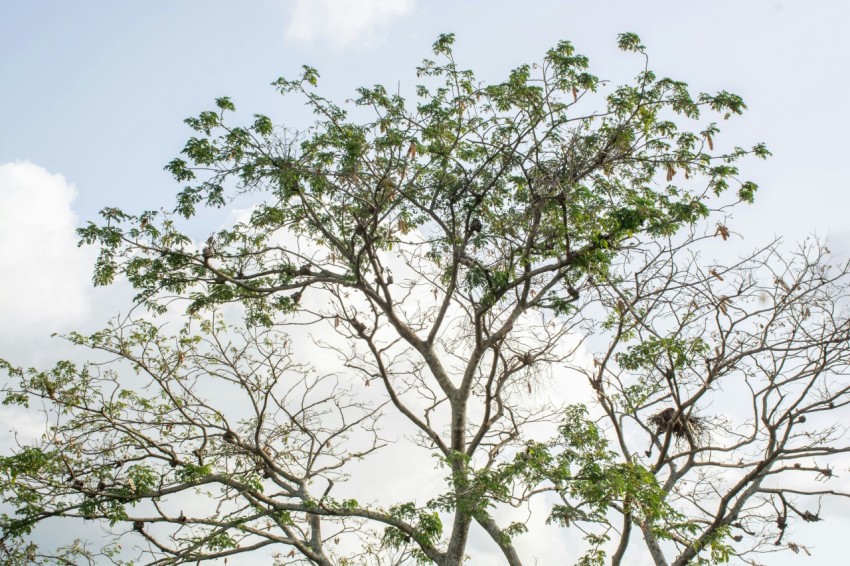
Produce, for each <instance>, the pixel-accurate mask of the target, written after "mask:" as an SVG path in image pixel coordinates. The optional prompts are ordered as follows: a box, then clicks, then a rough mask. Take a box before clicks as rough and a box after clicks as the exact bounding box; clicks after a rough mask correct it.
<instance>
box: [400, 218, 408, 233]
mask: <svg viewBox="0 0 850 566" xmlns="http://www.w3.org/2000/svg"><path fill="white" fill-rule="evenodd" d="M398 231H399V232H401V233H402V234H407V231H408V227H407V222H405V220H404V218H402V217H401V216H399V217H398Z"/></svg>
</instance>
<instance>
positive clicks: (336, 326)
mask: <svg viewBox="0 0 850 566" xmlns="http://www.w3.org/2000/svg"><path fill="white" fill-rule="evenodd" d="M338 327H339V315H336V316H335V317H334V328H338Z"/></svg>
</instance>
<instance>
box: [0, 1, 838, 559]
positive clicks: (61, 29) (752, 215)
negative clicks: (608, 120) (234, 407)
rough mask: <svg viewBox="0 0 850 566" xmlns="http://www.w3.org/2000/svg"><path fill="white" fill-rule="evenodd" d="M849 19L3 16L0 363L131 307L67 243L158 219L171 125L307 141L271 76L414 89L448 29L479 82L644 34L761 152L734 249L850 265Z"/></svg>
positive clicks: (336, 11)
mask: <svg viewBox="0 0 850 566" xmlns="http://www.w3.org/2000/svg"><path fill="white" fill-rule="evenodd" d="M848 22H850V3H848V2H845V1H841V0H833V1H826V0H808V1H802V0H797V1H781V2H780V1H775V0H734V1H730V0H714V1H711V2H706V1H702V2H694V1H691V0H676V1H673V0H670V1H667V0H652V1H641V2H636V1H634V0H632V1H598V2H587V1H586V0H585V1H556V0H525V1H523V2H509V1H507V0H490V1H486V0H469V1H464V0H456V1H454V2H450V1H443V0H434V1H427V2H426V1H425V0H312V1H311V0H254V1H251V2H225V1H223V0H172V1H165V0H147V1H137V2H127V1H123V2H117V1H115V0H108V1H94V0H78V1H74V2H58V1H57V2H46V1H36V0H31V1H23V0H20V1H15V0H4V1H3V2H0V86H2V88H0V270H3V272H4V273H6V274H9V273H11V274H13V276H12V277H8V276H7V277H3V278H0V320H2V319H6V320H15V321H16V324H15V325H14V327H12V325H4V326H5V328H3V329H0V353H2V354H0V355H6V353H7V352H14V353H15V354H16V355H17V356H18V357H17V358H16V361H18V363H24V364H25V363H36V362H40V361H43V360H44V359H46V356H48V354H47V353H45V350H46V349H47V348H45V344H47V343H48V342H46V339H47V335H48V334H49V333H50V332H51V331H54V330H59V329H62V328H69V327H78V328H79V327H81V326H85V325H87V324H94V325H99V324H100V323H102V322H103V321H104V320H105V318H106V317H108V316H110V315H113V314H115V311H116V310H118V309H121V308H126V303H125V302H123V301H126V298H127V296H128V292H127V290H126V289H121V288H118V289H113V290H106V291H98V292H94V291H92V290H91V289H90V288H89V283H88V281H89V273H90V266H91V261H92V253H91V250H79V249H77V248H76V245H75V244H76V238H75V236H74V233H73V229H74V227H75V226H77V225H79V224H80V223H82V222H84V221H86V220H89V219H94V218H95V216H96V214H97V211H98V210H99V209H101V208H103V207H105V206H118V207H124V208H126V209H128V210H130V211H140V210H143V209H156V208H160V207H165V208H170V207H171V205H172V198H173V195H174V194H175V193H176V191H177V190H178V189H179V187H178V186H176V185H175V184H174V183H173V182H172V180H171V179H170V177H169V176H168V175H167V174H166V173H165V172H164V171H163V170H162V167H163V165H164V164H165V163H167V162H168V161H169V160H170V159H171V158H173V157H174V156H175V155H176V154H177V153H178V152H179V150H180V148H181V147H182V144H183V142H184V141H185V139H186V138H187V137H188V135H189V131H188V128H187V127H186V126H184V125H183V124H182V120H183V118H185V117H187V116H190V115H193V114H196V113H197V112H199V111H200V110H204V109H207V108H208V107H210V105H211V103H212V100H213V99H214V98H215V97H218V96H223V95H227V96H230V97H231V98H232V99H233V101H234V102H235V103H236V105H237V107H238V108H239V109H240V110H241V111H243V112H244V113H245V114H247V115H250V114H251V113H253V112H261V113H265V114H268V115H270V116H271V117H272V118H273V119H274V120H275V121H276V122H277V123H279V124H286V125H290V126H294V127H298V126H303V125H306V124H308V123H309V120H310V116H309V115H307V114H305V111H304V109H303V107H301V106H300V105H298V104H295V103H293V102H290V101H286V100H283V99H281V98H280V97H279V96H278V95H276V94H275V92H274V90H273V89H272V88H271V87H270V86H269V83H271V82H272V81H273V80H274V79H276V78H277V77H279V76H281V75H284V76H294V75H295V74H296V73H297V72H298V70H299V69H300V67H301V65H302V64H309V65H311V66H314V67H316V68H318V69H319V71H320V73H321V75H322V78H321V80H320V88H321V90H322V92H323V94H325V95H326V96H328V97H330V98H333V99H336V100H344V99H345V98H347V97H350V96H352V94H353V93H354V89H355V88H356V87H357V86H360V85H371V84H374V83H383V84H385V85H388V86H389V87H395V86H396V85H399V86H400V87H401V88H402V89H403V90H404V89H410V88H412V86H413V85H414V84H415V76H414V68H415V66H416V65H417V64H418V63H419V61H420V60H421V59H422V58H423V57H426V56H428V55H429V49H430V45H431V44H432V43H433V41H434V39H435V38H436V37H437V35H438V34H440V33H443V32H454V33H456V34H457V43H456V55H457V59H458V61H459V62H460V63H461V64H463V65H466V66H468V67H470V68H472V69H475V70H476V72H477V74H478V76H479V78H480V79H483V80H498V79H500V78H501V77H503V76H505V75H506V74H507V73H508V72H509V70H510V69H511V68H513V67H515V66H517V65H519V64H522V63H526V62H534V61H537V60H540V58H541V57H542V55H543V54H544V53H545V51H546V49H548V48H549V47H551V46H553V45H554V44H555V43H556V42H557V41H558V40H561V39H569V40H571V41H572V42H573V43H574V44H575V45H576V46H577V48H578V50H579V51H581V52H583V53H585V54H587V55H589V56H590V58H591V67H592V70H593V71H594V72H595V73H596V74H597V75H599V76H601V77H603V78H611V79H613V80H615V81H617V82H623V81H625V80H628V78H629V77H630V76H632V75H634V74H636V73H637V72H638V70H639V69H640V61H639V60H636V59H634V57H633V56H629V55H625V54H622V53H621V52H619V51H618V50H617V49H616V36H617V34H618V33H620V32H624V31H633V32H636V33H638V34H639V35H640V36H641V38H642V39H643V43H644V44H645V45H646V46H647V49H648V53H649V56H650V61H651V63H650V64H651V66H652V67H653V68H654V69H656V71H657V72H658V73H659V74H661V75H669V76H671V77H673V78H676V79H680V80H684V81H686V82H688V83H690V84H691V85H693V86H694V88H695V89H697V90H720V89H725V90H730V91H733V92H736V93H738V94H740V95H742V96H743V98H744V99H745V101H746V102H747V104H748V105H749V107H750V109H749V111H748V112H747V113H746V114H745V116H743V117H742V118H739V119H736V120H734V121H732V122H730V123H728V124H721V127H722V129H723V131H724V134H723V135H722V136H721V139H722V140H726V143H730V144H737V145H743V146H749V145H752V144H753V143H755V142H758V141H763V142H765V143H766V144H767V146H768V147H769V149H771V151H773V153H774V157H773V158H771V159H769V160H768V161H767V162H765V163H762V162H754V161H751V162H749V163H746V164H744V166H743V169H744V170H745V173H746V175H745V176H746V177H748V178H752V179H753V180H755V181H756V182H758V183H759V185H760V186H761V190H760V192H759V193H758V195H757V201H756V205H754V206H753V207H752V208H750V209H746V210H743V211H741V212H738V213H736V217H735V219H734V221H733V222H732V223H731V224H730V227H731V228H732V229H733V231H735V232H738V233H739V234H741V237H742V238H743V246H744V247H745V248H746V249H750V248H753V247H755V246H757V245H758V244H759V243H764V242H766V240H768V239H769V238H771V237H772V236H773V235H775V234H778V235H783V236H785V237H786V238H787V239H788V240H790V241H794V240H797V239H799V238H801V237H803V236H804V235H806V234H808V233H811V232H815V231H816V232H818V233H819V234H821V235H825V234H827V233H828V234H830V237H831V238H832V244H831V245H832V247H833V248H834V249H835V250H839V251H840V250H845V251H850V242H849V241H848V240H850V220H848V218H847V210H848V209H850V196H848V195H850V167H848V155H850V135H848V130H850V118H848V115H849V114H848V111H847V104H848V103H847V93H848V91H850V64H848V57H850V34H847V33H846V26H847V23H848ZM207 221H208V222H210V223H215V222H217V221H219V220H216V219H207ZM45 228H48V229H45ZM213 228H215V226H214V225H209V226H202V227H199V228H198V230H199V232H208V231H210V230H211V229H213ZM22 249H24V250H25V252H26V253H22V252H21V250H22ZM45 281H47V282H55V283H53V284H51V283H45ZM50 344H53V343H50ZM49 354H50V355H54V354H56V350H55V349H52V348H51V349H50V352H49ZM0 420H4V422H3V423H0V427H3V428H6V427H5V424H9V423H8V419H7V418H5V417H3V418H1V419H0ZM17 424H18V425H19V426H23V425H21V423H17ZM10 426H11V425H10ZM33 426H36V425H33ZM834 532H837V531H830V530H829V529H826V530H824V529H820V535H821V537H820V538H816V540H818V541H819V542H818V543H817V544H816V547H819V548H820V549H821V553H820V554H816V557H819V558H820V559H825V556H828V555H829V553H830V552H833V551H832V550H831V549H832V548H834V546H831V543H832V545H834V544H835V543H836V541H837V537H835V536H834V535H833V534H831V533H834ZM815 535H816V533H814V532H813V533H812V536H815ZM836 556H837V555H833V556H832V558H833V559H835V560H837V558H836ZM812 560H814V559H812ZM831 561H832V560H831ZM770 563H771V564H774V563H778V562H773V561H770Z"/></svg>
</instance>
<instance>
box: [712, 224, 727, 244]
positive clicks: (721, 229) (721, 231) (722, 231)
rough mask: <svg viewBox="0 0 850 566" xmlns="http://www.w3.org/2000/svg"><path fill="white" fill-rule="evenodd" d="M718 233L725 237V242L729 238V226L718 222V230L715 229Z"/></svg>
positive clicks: (715, 232) (715, 233)
mask: <svg viewBox="0 0 850 566" xmlns="http://www.w3.org/2000/svg"><path fill="white" fill-rule="evenodd" d="M718 234H719V235H720V237H721V238H723V241H724V242H725V241H726V240H728V239H729V228H727V227H726V226H725V225H723V224H719V223H718V224H717V230H715V231H714V235H715V236H717V235H718Z"/></svg>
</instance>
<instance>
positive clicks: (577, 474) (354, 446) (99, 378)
mask: <svg viewBox="0 0 850 566" xmlns="http://www.w3.org/2000/svg"><path fill="white" fill-rule="evenodd" d="M452 42H453V37H452V36H451V35H444V36H441V37H440V38H439V39H438V41H437V42H436V43H435V45H434V53H435V56H436V58H437V61H431V60H426V61H424V63H423V64H422V66H421V67H420V68H419V69H418V71H419V76H420V77H422V78H423V81H424V82H425V83H426V84H424V85H422V86H418V87H417V88H416V97H417V101H416V102H415V105H413V107H412V108H411V106H410V105H411V103H409V102H408V101H407V100H405V99H404V98H403V97H402V96H401V95H400V94H391V93H389V92H388V91H387V90H386V89H385V88H383V87H381V86H375V87H373V88H362V89H359V90H358V97H357V98H356V100H354V101H353V102H352V105H351V106H352V107H351V108H348V109H345V108H343V107H340V106H338V105H336V104H334V103H332V102H330V101H329V100H327V99H325V98H323V97H322V96H320V95H319V94H317V92H316V90H315V87H316V85H317V82H318V73H317V72H316V71H315V70H314V69H312V68H307V67H305V69H304V73H303V76H301V77H300V78H299V79H296V80H287V79H280V80H278V81H276V82H275V83H274V85H275V87H276V88H277V89H278V90H279V91H280V92H281V93H282V94H284V95H287V96H301V97H303V99H304V100H305V101H306V104H307V107H308V108H310V109H311V110H312V111H313V112H314V113H315V114H316V116H317V119H316V122H315V124H314V125H313V126H312V127H311V128H309V129H308V130H306V131H301V132H295V131H291V130H287V129H284V128H279V127H275V126H274V125H273V124H272V121H271V120H270V119H269V118H267V117H265V116H262V115H255V116H254V118H253V120H252V121H251V123H250V125H248V126H244V127H240V126H233V125H231V124H230V120H231V119H232V117H231V114H233V113H234V112H235V107H234V104H233V103H232V102H231V101H230V100H229V99H227V98H220V99H218V100H217V101H216V105H217V109H216V110H215V111H207V112H202V113H201V114H200V115H199V116H198V117H196V118H190V119H188V120H187V121H186V122H187V124H188V125H189V126H190V127H191V128H192V129H193V130H194V132H195V135H194V137H192V138H191V139H189V141H188V142H187V143H186V145H185V148H184V150H183V156H182V157H181V158H178V159H175V160H173V161H172V162H171V163H169V165H168V166H167V169H168V170H169V171H170V172H171V173H172V174H173V175H174V177H175V178H176V179H177V180H178V181H179V182H181V183H183V184H184V185H185V188H184V189H183V190H182V191H181V192H180V193H179V195H178V197H177V204H176V207H175V209H174V210H173V212H166V211H159V212H157V211H148V212H144V213H142V214H138V215H131V214H128V213H126V212H124V211H121V210H117V209H114V208H107V209H104V210H103V212H102V215H103V222H102V223H100V224H98V223H89V224H88V225H87V226H85V227H83V228H81V229H80V235H81V238H82V241H83V242H85V243H87V244H96V245H98V246H99V248H100V256H99V259H98V260H97V263H96V266H95V275H94V282H95V284H97V285H106V284H109V283H111V282H112V281H113V280H114V279H115V278H116V277H122V278H126V279H127V280H128V281H129V282H130V283H132V285H133V287H134V288H135V289H136V290H137V291H138V295H137V296H136V303H137V304H139V305H144V306H146V307H147V308H148V309H149V314H134V315H132V316H126V317H124V318H119V319H116V320H115V321H113V322H112V323H111V324H110V325H109V326H108V327H107V328H106V329H104V330H103V331H101V332H97V333H95V334H92V335H82V334H77V333H73V334H71V335H69V336H67V338H68V339H69V340H71V341H72V342H73V343H75V344H78V345H80V346H81V347H84V348H89V349H91V350H92V351H93V353H92V356H93V357H92V359H93V361H92V362H90V363H86V364H74V363H71V362H63V363H60V364H58V365H57V366H56V367H54V368H53V369H50V370H46V371H44V370H37V369H29V370H25V369H22V368H17V367H15V366H13V365H12V364H10V363H8V362H3V367H4V368H5V370H6V372H7V373H8V374H9V376H10V381H9V382H8V384H7V385H6V386H5V394H6V397H5V403H6V404H16V405H21V406H24V407H32V410H36V409H38V410H41V411H43V412H44V413H45V414H46V416H47V417H48V422H49V423H50V426H49V427H48V429H47V431H46V433H45V435H44V437H43V438H42V439H40V440H39V441H37V442H35V443H32V444H28V445H22V446H19V447H17V448H15V449H14V450H12V451H11V453H9V454H8V455H7V456H5V457H3V459H2V460H1V461H0V469H2V471H3V476H2V483H0V486H2V493H3V498H4V501H5V503H6V507H7V513H6V514H5V515H3V517H2V529H3V546H2V552H4V553H5V554H6V559H7V561H8V562H10V563H24V562H26V563H49V562H51V560H53V561H55V562H58V563H71V562H76V561H84V560H86V559H88V560H90V561H94V560H101V559H103V560H105V559H108V560H112V561H114V562H116V563H123V562H122V560H126V559H127V556H126V552H127V551H126V550H124V551H122V550H120V547H119V546H118V545H119V542H121V541H123V543H124V545H125V546H126V544H127V543H128V542H131V543H133V544H136V545H137V548H138V551H139V553H140V554H139V556H137V558H139V559H140V560H141V561H143V562H150V563H158V564H159V563H162V564H178V563H187V562H199V561H204V560H212V559H218V558H226V557H231V556H234V555H239V554H243V553H251V552H261V551H263V549H265V551H267V552H271V553H273V555H274V557H275V563H279V564H297V563H304V564H321V565H329V564H339V565H342V564H375V565H378V564H381V565H384V564H412V563H436V564H440V565H457V564H462V563H463V562H464V560H465V557H466V556H467V555H468V554H469V553H470V552H471V551H470V549H469V546H468V543H469V540H470V537H476V536H477V537H486V538H488V539H489V540H490V541H491V544H492V545H493V547H494V548H498V551H499V552H500V555H501V556H502V560H503V562H505V563H507V564H511V565H519V564H523V563H528V562H527V560H528V559H529V557H524V556H523V555H522V552H520V551H519V550H518V548H517V545H516V543H517V541H520V540H521V539H522V536H523V534H524V533H525V532H526V531H527V530H528V529H529V526H530V525H532V526H533V525H534V523H533V522H532V521H531V520H530V519H529V514H528V511H527V509H529V507H528V506H529V504H530V502H531V501H537V500H540V501H542V503H544V504H545V506H546V508H547V517H546V519H547V521H548V522H550V523H553V524H556V525H561V526H562V527H564V529H579V530H580V532H581V533H583V535H584V537H585V539H586V543H585V544H584V547H583V548H578V547H577V548H576V549H575V554H574V556H573V558H574V559H575V560H577V561H578V563H579V564H603V563H607V562H608V561H610V562H611V563H612V564H622V563H624V561H626V562H625V563H628V560H629V557H631V558H634V557H637V556H640V555H642V554H643V555H649V556H651V557H652V559H653V560H654V561H655V563H656V564H659V565H662V564H676V565H681V564H692V563H706V564H707V563H719V562H725V561H727V560H729V559H730V558H731V557H739V558H740V559H741V560H743V561H745V562H747V561H748V562H749V563H751V564H756V563H757V562H756V559H757V558H756V557H757V556H758V553H759V552H763V551H774V550H780V549H782V550H791V551H793V552H800V551H807V549H806V547H804V546H802V545H800V544H798V543H794V542H792V541H791V540H790V539H789V535H788V533H787V529H788V528H789V526H790V525H791V524H793V523H794V522H795V521H797V520H802V521H819V520H821V519H822V517H821V516H820V501H821V499H822V498H823V497H846V496H847V494H846V493H844V492H842V491H840V490H838V489H835V488H832V486H830V485H828V484H829V480H830V479H831V478H832V477H833V475H834V474H833V469H834V466H835V465H836V464H835V462H836V461H838V459H839V458H840V457H841V456H842V455H843V454H845V453H846V452H847V451H848V445H847V435H846V433H845V429H844V428H843V427H842V426H840V425H839V424H837V422H838V418H837V416H836V415H837V414H838V413H836V411H838V410H840V409H842V408H843V407H845V406H846V404H847V403H848V401H850V397H848V393H849V392H850V391H849V390H848V387H849V386H848V382H847V379H846V378H845V375H846V374H847V365H848V361H850V347H848V337H850V322H848V317H847V313H846V304H847V303H846V301H847V294H848V276H850V269H848V265H847V264H842V265H834V264H833V262H831V261H830V260H829V255H828V254H829V251H828V249H827V248H826V247H825V246H824V245H823V244H822V243H820V242H818V241H814V240H809V241H807V242H805V243H804V244H802V245H801V246H800V247H799V248H798V249H797V250H796V252H788V251H787V250H786V249H785V247H783V246H782V245H781V244H780V243H779V242H773V243H771V244H770V245H768V246H766V247H763V248H761V249H758V250H756V251H755V252H752V253H750V254H748V255H746V256H744V257H743V258H737V259H735V260H728V258H727V260H724V261H722V262H720V261H718V262H715V261H710V260H706V259H705V256H706V255H707V254H709V253H715V254H717V253H726V255H727V256H728V255H729V254H728V252H722V251H718V250H719V249H720V248H721V247H722V246H726V247H727V248H728V247H729V246H732V245H733V244H732V243H731V242H727V240H729V239H730V238H734V237H735V234H733V233H732V231H731V230H730V228H728V227H727V225H728V224H730V220H729V217H728V211H729V208H730V207H732V206H735V205H738V204H740V203H750V202H752V200H753V198H754V193H755V190H756V185H755V184H754V183H752V182H750V181H743V180H740V179H739V178H738V170H737V168H736V165H735V163H736V162H737V161H738V160H739V159H740V158H744V157H747V156H755V157H766V156H767V155H768V151H767V150H766V149H765V147H764V146H763V145H761V144H758V145H755V146H754V147H752V148H751V149H742V148H740V147H732V148H729V149H725V150H724V149H720V148H719V146H718V148H715V144H716V142H715V138H717V137H718V134H719V128H718V126H717V125H716V123H714V122H708V123H706V122H705V121H704V118H703V115H704V114H714V113H719V114H720V115H721V116H722V117H723V118H724V119H725V118H729V117H731V116H732V115H735V114H740V113H741V112H742V111H743V110H744V109H745V105H744V103H743V101H742V100H741V99H740V98H739V97H738V96H736V95H733V94H730V93H728V92H719V93H717V94H699V95H698V96H692V95H691V94H690V93H689V90H688V88H687V86H686V85H685V84H684V83H682V82H678V81H674V80H671V79H667V78H658V77H657V76H656V75H655V74H654V73H653V72H652V71H650V70H649V68H648V66H644V67H643V69H642V70H641V72H640V73H639V74H638V76H637V78H636V79H635V80H634V81H633V82H632V83H631V84H627V85H625V86H619V87H612V86H611V85H609V84H608V83H607V82H605V81H602V80H600V79H598V78H597V77H595V76H594V75H592V74H590V73H589V72H588V70H587V69H588V60H587V59H586V58H585V57H583V56H581V55H578V54H576V53H575V51H574V49H573V47H572V45H571V44H569V43H568V42H562V43H559V44H558V45H557V46H556V47H555V48H554V49H552V50H550V51H549V52H548V53H547V54H546V57H545V58H544V59H543V61H542V63H541V64H539V65H534V66H522V67H519V68H517V69H515V70H514V71H512V72H511V73H510V76H509V77H508V79H507V80H506V81H504V82H502V83H499V84H493V85H482V84H480V83H479V82H477V80H476V79H475V77H474V75H473V74H472V72H470V71H467V70H463V69H462V68H460V67H458V66H457V64H456V63H455V59H454V57H453V54H452V49H451V46H452ZM619 46H620V47H621V48H622V49H623V50H624V51H630V52H635V53H636V54H637V56H638V57H642V58H643V59H642V60H644V61H646V59H645V55H644V47H643V46H642V45H641V44H640V41H639V39H638V38H637V37H636V36H635V35H633V34H623V35H621V36H620V38H619ZM602 93H607V94H606V95H605V97H604V98H603V97H602ZM600 105H601V108H602V109H598V108H600ZM350 114H353V115H355V116H356V119H355V118H351V117H350V116H349V115H350ZM364 116H366V117H364ZM234 199H241V201H240V202H243V203H244V202H247V203H249V204H250V208H249V211H248V212H247V213H245V214H244V215H243V217H242V219H241V220H240V221H238V222H235V223H234V224H233V225H232V226H231V227H228V228H226V229H222V230H220V231H218V232H215V233H213V234H212V235H210V236H209V238H208V239H207V240H206V243H204V244H195V243H194V242H193V240H192V238H190V237H189V236H188V235H187V233H186V232H185V230H186V229H187V228H186V226H187V225H188V226H189V227H190V228H191V224H187V222H188V219H191V218H192V217H193V216H195V214H196V210H197V208H198V207H199V206H202V205H203V206H210V207H224V206H227V205H228V204H229V203H232V202H234ZM180 305H182V306H185V308H186V314H185V315H184V316H183V318H182V321H183V322H182V323H180V324H181V325H182V326H181V328H180V330H179V331H177V332H174V331H171V330H169V328H170V327H169V326H168V324H166V323H165V321H170V323H169V324H170V325H172V326H173V325H174V324H175V323H174V318H175V316H176V315H175V314H174V311H175V308H176V307H177V306H180ZM228 320H229V321H230V322H227V321H228ZM305 327H306V328H307V329H313V332H316V333H321V338H316V337H315V335H314V338H313V342H310V340H309V339H308V337H307V335H306V333H305V331H304V330H303V329H304V328H305ZM334 359H336V360H338V362H339V363H338V364H336V366H334V365H333V362H334ZM329 368H330V369H329ZM552 387H559V388H561V391H562V394H560V395H555V394H551V395H550V394H549V392H551V391H552V389H551V388H552ZM382 423H383V424H382ZM418 453H425V454H428V455H432V456H433V457H435V459H436V460H435V461H436V465H435V468H434V470H433V473H434V474H436V476H437V477H438V478H444V479H445V483H444V485H443V486H442V487H441V488H433V489H432V487H431V486H428V485H424V486H422V488H421V493H415V494H409V493H399V489H394V487H393V486H392V485H371V486H370V485H369V480H368V477H364V474H366V473H367V472H365V471H364V470H365V469H366V468H364V466H365V465H366V464H367V463H369V462H372V461H375V462H377V463H379V465H381V466H384V467H387V466H393V465H395V466H398V472H397V473H398V476H399V480H401V479H403V475H404V474H406V473H408V471H407V470H406V469H405V466H404V465H403V464H404V462H405V461H407V460H408V459H410V458H415V457H416V454H418ZM346 480H349V481H348V482H347V481H346ZM348 484H354V485H357V486H358V488H357V490H359V492H358V493H354V494H352V492H351V491H352V490H351V489H349V488H347V485H348ZM353 495H356V497H354V496H353ZM48 520H49V521H59V520H67V521H74V520H85V521H95V522H97V524H100V525H103V526H104V528H105V529H107V531H108V532H109V533H111V536H110V537H108V540H107V544H106V546H105V547H102V548H101V547H97V546H93V545H92V544H91V543H86V542H85V541H82V540H81V541H78V542H77V543H75V544H73V545H71V546H70V547H67V548H61V549H51V548H46V547H45V545H43V544H36V542H34V541H36V540H37V537H36V538H34V537H33V532H34V531H33V529H34V528H35V527H36V526H38V525H39V524H40V523H42V522H44V521H48ZM532 534H533V533H532ZM525 536H532V535H525ZM122 552H123V554H122ZM474 558H475V557H474V556H473V563H478V562H477V561H476V560H475V559H474ZM524 560H526V562H524Z"/></svg>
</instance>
